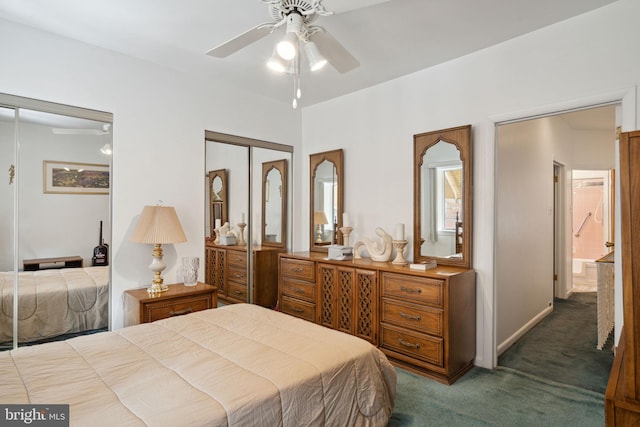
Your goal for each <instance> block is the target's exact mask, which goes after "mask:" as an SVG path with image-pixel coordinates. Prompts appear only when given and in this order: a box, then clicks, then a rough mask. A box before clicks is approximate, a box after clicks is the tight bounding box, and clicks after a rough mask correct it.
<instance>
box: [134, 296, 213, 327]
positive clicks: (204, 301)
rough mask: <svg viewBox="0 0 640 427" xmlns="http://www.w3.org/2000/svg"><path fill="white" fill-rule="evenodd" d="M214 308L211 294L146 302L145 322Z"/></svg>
mask: <svg viewBox="0 0 640 427" xmlns="http://www.w3.org/2000/svg"><path fill="white" fill-rule="evenodd" d="M209 308H213V307H212V304H211V296H210V295H199V296H191V297H184V298H174V299H171V300H166V301H158V302H154V303H146V304H144V322H145V323H146V322H155V321H156V320H160V319H166V318H168V317H174V316H180V315H183V314H189V313H193V312H195V311H201V310H206V309H209Z"/></svg>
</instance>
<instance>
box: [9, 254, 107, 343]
mask: <svg viewBox="0 0 640 427" xmlns="http://www.w3.org/2000/svg"><path fill="white" fill-rule="evenodd" d="M13 283H14V273H13V272H0V343H3V342H9V341H12V339H13V320H12V319H13ZM108 310H109V267H107V266H99V267H86V268H62V269H57V270H39V271H24V272H19V273H18V340H19V342H23V343H24V342H31V341H37V340H42V339H46V338H51V337H55V336H59V335H64V334H69V333H75V332H81V331H86V330H94V329H101V328H106V327H107V323H108Z"/></svg>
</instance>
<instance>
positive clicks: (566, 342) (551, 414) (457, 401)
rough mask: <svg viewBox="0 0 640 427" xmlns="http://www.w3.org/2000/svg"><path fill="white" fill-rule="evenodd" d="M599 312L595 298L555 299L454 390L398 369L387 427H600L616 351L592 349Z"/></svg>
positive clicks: (591, 294)
mask: <svg viewBox="0 0 640 427" xmlns="http://www.w3.org/2000/svg"><path fill="white" fill-rule="evenodd" d="M596 309H597V307H596V295H595V293H577V294H573V295H572V297H571V298H570V299H568V300H558V299H557V300H556V301H555V303H554V311H553V313H551V314H550V315H549V316H547V317H546V318H545V319H544V320H542V321H541V322H540V323H539V324H538V325H536V326H535V327H534V328H533V329H532V330H531V331H530V332H529V333H527V334H526V335H525V336H523V337H522V338H520V340H518V341H517V342H516V343H515V344H514V345H513V346H511V348H509V349H508V350H507V351H506V352H504V353H503V354H502V355H501V356H500V357H499V359H498V365H500V366H498V367H497V368H496V369H493V370H489V369H483V368H478V367H476V368H473V369H472V370H471V371H469V373H467V374H466V375H465V376H463V377H462V378H461V379H459V380H458V381H456V382H455V383H454V384H453V385H451V386H446V385H443V384H440V383H437V382H435V381H432V380H429V379H427V378H423V377H421V376H419V375H415V374H412V373H410V372H407V371H405V370H402V369H399V368H396V372H397V373H398V386H397V396H396V405H395V410H394V412H393V415H392V417H391V420H390V422H389V427H423V426H452V427H466V426H469V427H471V426H473V427H476V426H523V427H525V426H536V427H538V426H563V427H564V426H580V427H590V426H600V427H601V426H604V390H605V388H606V384H607V381H608V378H609V371H610V370H611V364H612V363H613V352H612V351H611V346H610V343H609V347H606V346H605V348H606V350H597V349H596V344H597V329H596V323H597V313H596ZM551 379H553V380H551Z"/></svg>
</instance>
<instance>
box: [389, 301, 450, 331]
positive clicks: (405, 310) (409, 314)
mask: <svg viewBox="0 0 640 427" xmlns="http://www.w3.org/2000/svg"><path fill="white" fill-rule="evenodd" d="M381 312H382V321H383V322H385V323H393V324H395V325H398V326H401V327H406V328H411V329H414V330H416V331H418V332H424V333H426V334H432V335H437V336H439V337H441V336H442V321H443V312H442V310H440V309H437V308H431V307H426V306H423V305H417V304H411V303H408V302H404V301H396V300H389V299H386V298H383V299H382V311H381Z"/></svg>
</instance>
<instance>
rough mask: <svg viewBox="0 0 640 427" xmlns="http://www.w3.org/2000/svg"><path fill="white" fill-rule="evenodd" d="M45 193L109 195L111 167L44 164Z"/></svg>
mask: <svg viewBox="0 0 640 427" xmlns="http://www.w3.org/2000/svg"><path fill="white" fill-rule="evenodd" d="M42 163H43V178H44V179H43V181H44V193H57V194H109V165H100V164H93V163H75V162H59V161H53V160H44V161H43V162H42Z"/></svg>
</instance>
